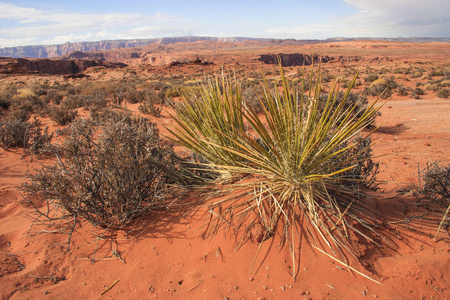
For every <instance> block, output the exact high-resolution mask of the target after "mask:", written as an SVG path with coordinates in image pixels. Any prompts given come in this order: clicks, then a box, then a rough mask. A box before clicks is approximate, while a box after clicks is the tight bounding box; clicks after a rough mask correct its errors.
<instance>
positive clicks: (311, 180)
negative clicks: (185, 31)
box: [171, 69, 379, 274]
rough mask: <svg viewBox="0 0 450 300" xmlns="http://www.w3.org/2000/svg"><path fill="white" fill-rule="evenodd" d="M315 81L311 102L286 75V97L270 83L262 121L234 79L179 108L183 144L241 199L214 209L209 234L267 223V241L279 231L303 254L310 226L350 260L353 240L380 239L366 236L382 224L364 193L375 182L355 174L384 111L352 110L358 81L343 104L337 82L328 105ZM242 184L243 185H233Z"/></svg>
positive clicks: (214, 84)
mask: <svg viewBox="0 0 450 300" xmlns="http://www.w3.org/2000/svg"><path fill="white" fill-rule="evenodd" d="M314 75H315V74H313V72H311V74H310V76H309V77H307V78H304V80H303V81H305V82H309V83H313V82H314V84H313V85H312V84H310V86H311V88H310V90H309V93H308V94H305V90H304V88H303V89H300V90H299V89H298V88H297V87H298V85H292V84H291V83H290V82H288V80H286V78H285V76H284V74H283V70H282V69H281V84H282V91H281V93H280V92H279V91H278V89H270V88H269V84H268V83H267V82H266V81H264V83H263V84H262V87H261V92H260V96H259V97H260V102H261V103H264V104H263V105H262V107H263V112H262V115H260V114H258V113H257V112H256V111H255V110H254V109H253V108H252V107H250V106H246V105H244V100H243V99H242V94H241V90H240V86H239V84H238V83H237V82H236V81H234V82H232V81H230V80H226V79H223V80H222V81H221V82H220V83H219V81H218V80H216V81H210V82H209V83H208V84H207V85H204V86H203V89H202V94H201V96H199V97H189V98H188V99H186V102H185V104H184V105H182V106H179V107H177V108H176V110H177V115H176V117H174V120H175V121H176V123H177V127H175V128H174V129H173V130H171V132H172V134H173V135H174V136H175V140H176V141H177V142H178V143H179V144H181V145H184V146H185V147H187V148H188V149H191V150H192V151H194V152H196V153H198V154H199V155H201V156H202V157H204V158H206V160H207V161H208V162H209V164H208V167H210V168H212V169H213V170H214V171H216V172H218V173H220V174H222V177H220V178H219V179H218V180H219V181H220V182H221V184H222V189H223V190H225V192H226V193H229V194H230V193H231V196H229V197H225V198H224V199H222V200H220V201H216V202H213V203H211V207H210V212H211V218H210V221H209V223H208V224H207V225H206V230H205V234H207V235H208V234H214V233H215V232H216V231H217V230H219V229H220V228H221V227H222V226H225V227H230V229H231V228H234V230H238V229H239V228H242V226H247V227H246V230H245V232H249V231H250V230H251V227H252V226H253V225H254V224H256V223H260V224H262V226H263V227H264V229H265V235H264V238H263V240H264V239H265V238H267V237H269V236H272V235H274V234H275V233H276V232H278V233H280V234H281V239H282V244H284V243H288V244H289V247H290V249H291V251H292V253H294V252H295V246H294V244H295V242H296V241H298V235H299V233H300V232H301V230H302V229H301V228H300V227H301V226H302V224H301V220H302V219H303V218H305V219H306V220H307V221H308V224H310V225H311V226H312V227H313V228H315V230H314V232H311V231H309V232H310V233H311V235H310V237H312V238H313V240H311V242H312V241H315V242H314V244H315V245H316V246H317V247H319V248H321V246H319V245H327V246H328V247H329V248H330V249H331V250H332V251H333V252H334V253H335V254H336V253H341V254H342V256H341V257H340V259H342V260H345V255H344V254H343V252H342V250H343V249H347V250H349V251H350V252H351V253H355V252H356V249H355V248H354V247H353V246H352V243H351V241H350V236H351V235H352V234H355V233H356V234H358V235H360V236H363V237H365V238H367V239H370V237H369V236H368V235H367V234H365V233H364V232H365V230H368V231H370V230H372V227H371V226H370V222H371V221H373V220H369V217H368V215H369V214H368V212H369V210H368V209H367V208H365V207H364V202H363V199H360V198H359V195H360V190H359V185H358V183H361V182H364V181H366V179H364V178H363V176H360V175H357V173H358V172H355V173H354V174H353V175H350V173H348V172H351V171H352V170H356V169H355V168H356V166H357V165H358V163H359V162H360V161H364V162H365V161H367V158H368V157H370V153H368V152H367V151H369V149H370V142H369V143H368V144H366V143H367V142H368V139H367V138H362V139H360V140H358V139H357V137H358V135H359V134H360V133H361V131H362V129H364V128H366V127H367V126H369V125H370V124H372V123H373V119H374V118H375V116H376V115H377V114H378V110H379V108H377V107H375V103H373V104H370V105H367V106H365V107H364V108H361V106H360V102H361V101H357V102H356V103H355V104H352V105H346V98H347V97H348V95H349V94H350V91H351V88H352V86H353V84H354V82H355V81H356V76H355V77H354V78H353V80H352V82H351V84H350V85H349V89H348V90H347V92H346V93H345V94H344V95H343V96H342V100H340V101H338V83H335V85H334V86H333V88H332V89H331V91H330V93H329V94H328V97H327V99H326V102H325V103H324V104H323V102H322V101H320V94H321V83H320V82H321V80H320V71H319V72H318V73H317V74H316V75H315V76H314ZM314 77H315V78H314ZM375 102H376V101H375ZM363 153H365V155H366V156H364V155H363V156H361V155H362V154H363ZM367 168H368V169H370V170H369V171H368V172H369V173H371V172H374V168H373V167H370V166H368V167H367ZM360 173H361V171H360ZM242 176H245V180H242V181H240V182H235V181H233V180H229V179H230V177H231V178H242ZM369 177H370V176H369ZM350 183H351V184H350ZM355 224H357V225H355ZM361 228H365V229H364V230H362V229H361ZM312 243H313V242H312ZM294 274H295V271H294Z"/></svg>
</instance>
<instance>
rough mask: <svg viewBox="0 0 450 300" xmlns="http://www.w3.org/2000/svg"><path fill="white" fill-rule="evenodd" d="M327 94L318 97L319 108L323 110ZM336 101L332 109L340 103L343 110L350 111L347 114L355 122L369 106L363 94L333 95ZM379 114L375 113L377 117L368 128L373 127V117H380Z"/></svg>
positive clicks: (340, 93) (341, 93) (339, 93)
mask: <svg viewBox="0 0 450 300" xmlns="http://www.w3.org/2000/svg"><path fill="white" fill-rule="evenodd" d="M328 96H329V94H325V93H322V94H320V97H319V101H320V103H319V108H320V109H323V108H324V107H325V106H326V105H327V101H328ZM335 96H336V100H335V102H334V107H335V108H337V107H338V106H339V105H341V103H342V102H343V107H344V108H345V109H348V110H351V109H352V108H354V109H353V110H351V111H350V112H349V114H350V115H351V116H352V117H353V118H355V119H356V120H357V119H359V118H360V117H362V116H363V115H364V111H365V110H366V109H367V107H368V105H369V101H368V100H367V96H365V95H364V93H353V92H350V93H348V94H346V93H345V92H342V91H340V92H337V93H336V94H335ZM380 114H381V113H379V112H378V113H377V115H375V116H374V118H373V120H372V122H371V123H370V124H369V125H368V126H369V127H374V126H375V117H376V116H378V115H380Z"/></svg>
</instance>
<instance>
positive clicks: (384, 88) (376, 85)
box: [365, 77, 397, 99]
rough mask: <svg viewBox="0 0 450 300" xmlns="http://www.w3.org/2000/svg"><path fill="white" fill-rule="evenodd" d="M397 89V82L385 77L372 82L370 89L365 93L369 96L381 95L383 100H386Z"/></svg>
mask: <svg viewBox="0 0 450 300" xmlns="http://www.w3.org/2000/svg"><path fill="white" fill-rule="evenodd" d="M395 88H397V83H396V82H395V80H393V79H390V78H386V77H383V78H380V79H377V80H375V81H374V82H372V83H371V84H370V86H369V88H367V89H365V92H366V94H367V95H370V96H380V95H381V98H383V99H386V98H389V97H390V96H391V95H392V90H393V89H395Z"/></svg>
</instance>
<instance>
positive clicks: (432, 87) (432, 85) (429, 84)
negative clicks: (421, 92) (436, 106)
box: [423, 83, 439, 91]
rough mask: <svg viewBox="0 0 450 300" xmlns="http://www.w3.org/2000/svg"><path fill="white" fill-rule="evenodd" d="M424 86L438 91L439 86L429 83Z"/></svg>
mask: <svg viewBox="0 0 450 300" xmlns="http://www.w3.org/2000/svg"><path fill="white" fill-rule="evenodd" d="M423 88H424V89H425V90H427V91H437V90H438V89H439V86H438V85H437V84H431V83H427V84H425V85H424V86H423Z"/></svg>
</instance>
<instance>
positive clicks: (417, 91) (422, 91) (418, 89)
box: [414, 87, 425, 96]
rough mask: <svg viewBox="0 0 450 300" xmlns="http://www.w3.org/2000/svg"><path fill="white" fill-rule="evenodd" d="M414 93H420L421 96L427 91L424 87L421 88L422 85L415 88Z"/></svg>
mask: <svg viewBox="0 0 450 300" xmlns="http://www.w3.org/2000/svg"><path fill="white" fill-rule="evenodd" d="M414 93H415V94H416V95H419V96H423V95H425V91H424V90H423V89H422V88H420V87H417V88H415V89H414Z"/></svg>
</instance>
